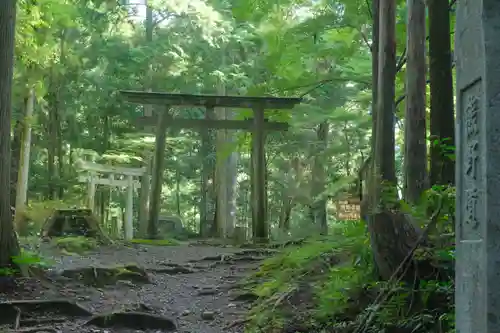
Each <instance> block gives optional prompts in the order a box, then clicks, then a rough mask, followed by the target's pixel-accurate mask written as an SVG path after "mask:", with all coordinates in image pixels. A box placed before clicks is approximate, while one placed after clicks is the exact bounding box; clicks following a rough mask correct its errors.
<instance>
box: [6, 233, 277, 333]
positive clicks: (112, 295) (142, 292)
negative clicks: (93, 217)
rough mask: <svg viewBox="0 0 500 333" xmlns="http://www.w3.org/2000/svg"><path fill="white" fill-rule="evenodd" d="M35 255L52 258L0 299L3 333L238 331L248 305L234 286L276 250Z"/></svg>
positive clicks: (184, 248)
mask: <svg viewBox="0 0 500 333" xmlns="http://www.w3.org/2000/svg"><path fill="white" fill-rule="evenodd" d="M39 252H40V254H41V255H42V256H43V258H49V260H50V268H49V269H48V273H47V274H45V277H44V279H42V280H41V281H40V280H34V279H28V280H22V281H17V282H16V283H17V286H16V287H14V288H13V289H12V290H8V291H7V293H3V294H2V293H0V301H2V302H3V303H0V312H1V313H3V314H4V315H3V316H2V319H0V331H2V332H4V330H2V327H3V328H4V329H6V331H8V332H39V333H41V332H44V333H48V332H53V333H55V332H62V333H65V332H82V333H86V332H92V333H98V332H124V333H125V332H183V333H220V332H228V333H231V332H243V327H242V326H243V323H244V318H245V316H246V314H247V313H248V311H249V307H250V303H249V301H252V300H251V299H249V300H246V299H245V295H244V294H242V293H240V292H238V286H239V281H241V280H242V279H243V278H245V277H246V276H247V275H249V274H250V273H251V272H253V271H255V270H256V269H257V267H258V266H259V262H260V261H261V260H263V259H265V258H267V257H269V256H270V255H272V254H273V253H274V252H276V250H264V249H242V248H236V247H216V246H202V245H190V244H184V245H176V246H155V245H142V244H141V245H138V244H133V245H126V246H125V245H112V246H106V247H99V248H96V249H94V250H93V251H90V252H87V253H85V254H83V255H78V254H71V253H68V252H65V251H60V250H59V249H56V248H54V247H53V246H50V245H49V244H43V243H42V244H41V245H40V248H39ZM16 300H34V301H28V302H18V301H16ZM38 300H41V301H42V302H38Z"/></svg>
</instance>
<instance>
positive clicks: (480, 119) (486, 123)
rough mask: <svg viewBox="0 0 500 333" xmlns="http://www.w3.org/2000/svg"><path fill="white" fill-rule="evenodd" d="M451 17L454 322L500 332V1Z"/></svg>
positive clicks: (473, 5)
mask: <svg viewBox="0 0 500 333" xmlns="http://www.w3.org/2000/svg"><path fill="white" fill-rule="evenodd" d="M456 21H457V24H456V29H455V57H456V69H457V82H456V83H457V86H456V91H457V99H456V101H457V173H456V177H457V178H456V183H457V201H456V210H457V212H456V217H457V220H456V237H457V242H456V299H455V302H456V328H457V332H458V333H497V332H498V333H500V1H499V0H458V1H457V16H456Z"/></svg>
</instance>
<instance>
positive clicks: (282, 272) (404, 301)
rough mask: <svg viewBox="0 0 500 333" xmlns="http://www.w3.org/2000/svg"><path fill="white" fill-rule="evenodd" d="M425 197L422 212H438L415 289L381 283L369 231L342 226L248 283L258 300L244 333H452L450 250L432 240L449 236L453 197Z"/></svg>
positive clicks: (275, 261) (417, 262)
mask: <svg viewBox="0 0 500 333" xmlns="http://www.w3.org/2000/svg"><path fill="white" fill-rule="evenodd" d="M427 196H428V197H429V199H428V200H429V204H428V205H426V208H425V209H427V210H429V207H432V208H434V206H435V204H434V202H435V200H434V199H436V196H440V205H441V206H442V209H441V214H440V216H439V219H438V225H437V226H435V228H434V232H433V234H432V236H433V237H431V239H432V242H430V243H432V246H431V245H429V244H426V245H425V246H423V247H420V248H419V250H418V251H417V252H415V254H414V257H413V260H412V263H411V265H414V267H426V269H425V271H423V270H422V271H419V270H418V269H417V270H416V273H415V278H414V281H413V282H412V283H408V282H402V281H401V280H397V279H396V280H393V281H379V280H378V275H377V274H376V272H375V269H374V264H373V263H374V262H373V258H372V255H371V250H370V243H369V239H368V235H367V232H366V224H365V223H364V222H351V221H349V222H342V223H339V224H338V225H337V226H336V227H335V228H333V230H332V231H331V235H332V236H330V237H328V238H323V239H314V240H312V239H311V240H308V241H306V242H305V243H304V244H303V245H302V246H300V247H293V248H289V249H285V250H284V251H283V253H282V254H280V255H279V256H276V257H273V258H270V259H268V260H266V261H265V262H264V263H263V265H262V266H261V267H260V269H259V271H257V272H256V273H254V274H253V275H252V276H251V277H250V278H249V279H248V280H247V281H246V283H245V289H246V290H247V291H248V292H251V293H253V294H254V295H255V296H256V297H257V300H256V301H255V302H254V304H253V307H252V310H251V312H250V314H249V317H248V320H249V321H248V324H247V326H246V327H247V332H248V333H273V332H290V333H298V332H325V333H326V332H335V333H371V332H373V333H375V332H377V333H391V332H398V333H428V332H440V333H441V332H443V333H452V332H454V315H453V312H454V308H453V303H454V300H453V295H454V285H453V253H454V246H453V244H450V243H449V242H439V241H437V240H439V239H440V237H436V236H441V235H450V234H451V235H453V232H452V230H450V228H451V227H450V221H452V219H453V217H450V214H451V213H452V212H453V210H454V206H453V202H454V191H450V190H448V189H436V188H434V189H432V190H429V191H428V193H427ZM431 199H432V200H434V201H432V200H431ZM438 233H439V234H438ZM436 234H437V235H436ZM428 243H429V242H428ZM429 267H430V269H429Z"/></svg>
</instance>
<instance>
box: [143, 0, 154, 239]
mask: <svg viewBox="0 0 500 333" xmlns="http://www.w3.org/2000/svg"><path fill="white" fill-rule="evenodd" d="M145 4H146V21H145V30H146V44H149V43H151V42H152V41H153V23H154V22H153V8H152V7H151V6H149V1H148V0H146V2H145ZM151 76H152V70H151V67H150V68H148V80H149V82H146V84H145V85H144V86H145V89H146V90H149V91H151V86H152V82H151V81H152V79H151ZM144 116H146V117H152V116H153V106H152V105H144ZM143 155H144V166H145V167H146V173H145V174H144V175H143V176H142V177H141V190H140V195H139V196H140V198H139V234H140V235H141V237H146V236H147V233H148V232H147V231H148V224H149V213H150V212H149V204H150V202H149V200H150V197H149V195H150V194H151V173H152V172H153V164H154V162H153V154H151V153H150V151H149V149H147V148H146V149H144V153H143Z"/></svg>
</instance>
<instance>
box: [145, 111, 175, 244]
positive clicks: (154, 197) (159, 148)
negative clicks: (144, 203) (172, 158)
mask: <svg viewBox="0 0 500 333" xmlns="http://www.w3.org/2000/svg"><path fill="white" fill-rule="evenodd" d="M169 117H170V110H169V109H167V110H163V112H160V114H159V118H160V119H159V122H158V127H157V129H156V130H157V132H156V147H155V156H154V168H153V180H152V182H151V183H152V184H151V207H150V210H149V222H148V238H149V239H155V238H157V236H158V217H159V215H160V201H161V189H162V187H163V165H164V162H165V146H166V143H167V142H166V140H167V125H168V119H169Z"/></svg>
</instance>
